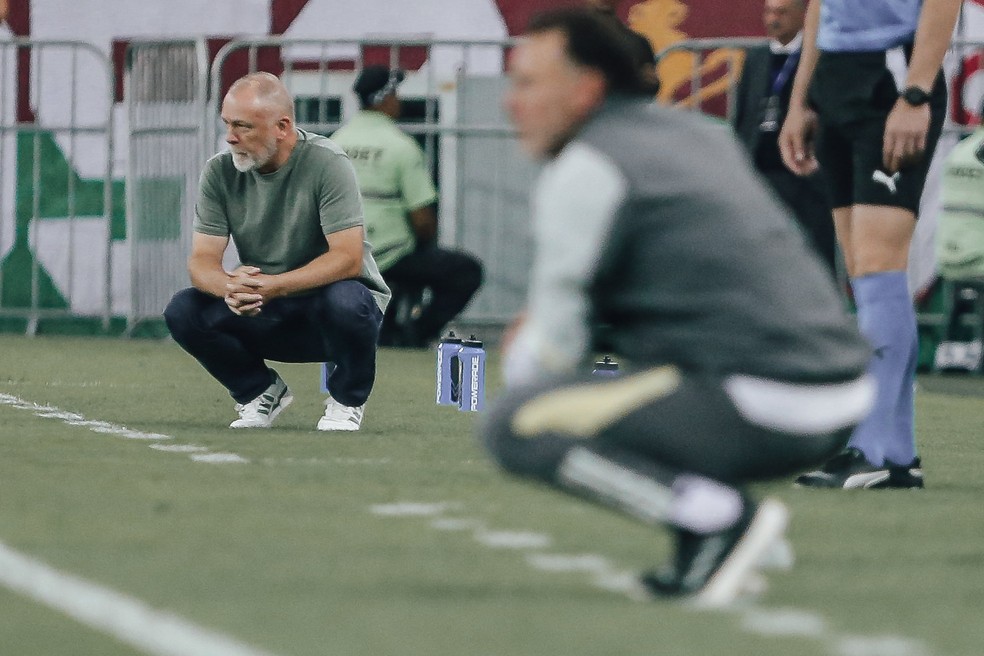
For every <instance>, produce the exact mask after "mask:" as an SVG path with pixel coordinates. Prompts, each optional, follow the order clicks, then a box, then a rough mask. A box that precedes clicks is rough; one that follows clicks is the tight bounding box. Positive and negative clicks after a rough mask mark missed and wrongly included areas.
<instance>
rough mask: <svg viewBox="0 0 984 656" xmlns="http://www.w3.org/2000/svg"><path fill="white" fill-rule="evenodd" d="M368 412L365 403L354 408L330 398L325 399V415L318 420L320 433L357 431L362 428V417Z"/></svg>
mask: <svg viewBox="0 0 984 656" xmlns="http://www.w3.org/2000/svg"><path fill="white" fill-rule="evenodd" d="M365 412H366V406H365V404H364V403H363V404H362V405H360V406H356V407H352V406H348V405H342V404H341V403H339V402H338V401H336V400H335V399H333V398H331V397H330V396H329V397H328V398H327V399H325V414H324V416H323V417H322V418H321V419H319V420H318V430H319V431H357V430H359V427H360V426H362V416H363V415H364V414H365Z"/></svg>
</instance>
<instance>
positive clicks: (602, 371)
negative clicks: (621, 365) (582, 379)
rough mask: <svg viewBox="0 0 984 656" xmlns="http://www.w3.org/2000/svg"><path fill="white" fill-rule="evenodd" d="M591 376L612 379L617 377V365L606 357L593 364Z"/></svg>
mask: <svg viewBox="0 0 984 656" xmlns="http://www.w3.org/2000/svg"><path fill="white" fill-rule="evenodd" d="M591 375H592V376H598V377H599V378H614V377H615V376H618V363H617V362H615V361H613V360H612V359H611V357H610V356H607V355H606V356H605V357H604V358H602V359H601V360H599V361H598V362H595V365H594V370H593V371H592V372H591Z"/></svg>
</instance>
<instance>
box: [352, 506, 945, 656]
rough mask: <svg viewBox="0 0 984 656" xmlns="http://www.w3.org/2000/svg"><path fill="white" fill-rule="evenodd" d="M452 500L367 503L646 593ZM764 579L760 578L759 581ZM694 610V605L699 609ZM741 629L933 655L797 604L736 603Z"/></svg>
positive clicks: (837, 647) (880, 651)
mask: <svg viewBox="0 0 984 656" xmlns="http://www.w3.org/2000/svg"><path fill="white" fill-rule="evenodd" d="M461 506H462V504H460V503H455V502H447V501H445V502H440V503H415V502H411V501H403V502H399V503H392V504H378V505H374V506H371V507H370V511H371V512H372V513H373V514H376V515H382V516H388V517H430V518H432V519H431V520H430V522H429V524H430V526H431V528H434V529H437V530H440V531H466V530H470V531H472V537H473V538H474V539H475V541H476V542H478V543H479V544H482V545H484V546H486V547H489V548H493V549H494V548H511V549H517V550H528V551H527V553H526V554H525V562H526V564H527V565H528V566H529V567H532V568H534V569H537V570H540V571H543V572H575V573H583V574H587V575H588V577H589V579H588V580H589V583H590V584H591V585H592V586H593V587H596V588H601V589H603V590H608V591H610V592H614V593H618V594H621V595H624V596H627V597H629V598H630V599H633V600H636V601H638V600H640V599H643V598H646V597H647V596H648V595H646V594H643V591H642V590H641V586H640V584H639V578H638V573H637V572H634V571H631V570H623V569H621V568H619V567H618V566H617V565H615V564H614V563H612V562H611V561H610V560H608V559H607V558H605V557H604V556H601V555H598V554H591V553H587V554H576V555H570V554H559V553H549V552H545V551H539V550H540V549H543V548H545V547H547V546H549V544H550V543H551V541H552V539H551V537H550V536H549V535H546V534H542V533H532V532H511V531H496V530H492V529H489V528H486V525H485V523H484V522H482V521H481V520H480V519H475V518H472V517H446V516H442V515H443V513H444V512H445V511H446V510H456V509H460V508H461ZM780 551H782V553H780V554H778V555H779V556H782V557H781V558H777V562H774V563H768V564H769V565H770V566H771V567H773V568H776V567H778V568H779V569H787V568H789V567H791V566H792V563H793V552H792V547H791V546H790V545H789V544H788V543H787V544H784V545H781V549H780ZM763 583H764V581H763ZM698 610H699V609H698ZM729 610H732V611H735V612H736V615H737V617H738V619H739V626H740V628H741V629H742V630H743V631H745V632H746V633H752V634H757V635H761V636H765V637H800V638H805V639H811V640H817V641H819V642H821V643H823V644H825V645H826V646H827V648H828V649H829V650H830V651H831V653H833V654H836V656H933V653H934V652H933V651H932V650H931V649H930V648H929V647H928V646H927V645H926V644H925V643H923V642H921V641H919V640H914V639H912V638H906V637H904V636H897V635H879V636H858V635H847V634H838V633H837V632H835V631H833V630H832V629H831V628H830V627H829V626H828V623H827V621H826V620H825V619H824V618H823V617H821V616H819V615H817V614H815V613H811V612H810V611H806V610H801V609H798V608H766V607H763V606H757V605H754V604H752V605H741V604H736V605H735V606H733V607H732V608H731V609H729Z"/></svg>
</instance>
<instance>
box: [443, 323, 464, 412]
mask: <svg viewBox="0 0 984 656" xmlns="http://www.w3.org/2000/svg"><path fill="white" fill-rule="evenodd" d="M460 350H461V338H459V337H455V335H454V331H453V330H452V331H451V332H449V333H448V336H447V337H442V338H441V342H440V343H439V344H438V345H437V405H458V396H459V394H458V392H459V391H460V390H459V389H458V351H460Z"/></svg>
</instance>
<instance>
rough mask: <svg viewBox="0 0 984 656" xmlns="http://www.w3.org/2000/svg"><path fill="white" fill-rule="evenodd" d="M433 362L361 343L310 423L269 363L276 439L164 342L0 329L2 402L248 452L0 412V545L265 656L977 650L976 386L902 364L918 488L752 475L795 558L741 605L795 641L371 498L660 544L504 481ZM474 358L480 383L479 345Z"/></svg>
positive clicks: (649, 559) (15, 623) (38, 615)
mask: <svg viewBox="0 0 984 656" xmlns="http://www.w3.org/2000/svg"><path fill="white" fill-rule="evenodd" d="M432 367H433V359H432V356H431V354H430V353H415V352H400V351H383V352H381V354H380V363H379V380H378V383H377V387H376V389H375V391H374V393H373V397H372V399H371V400H370V403H369V406H368V409H367V414H366V420H365V424H364V429H363V431H360V433H358V434H356V435H325V434H320V433H318V432H317V431H315V430H313V427H314V424H315V423H316V421H317V418H318V417H319V416H320V413H321V409H322V407H321V399H320V396H319V394H318V390H317V375H318V374H317V367H316V366H315V365H285V366H278V367H277V369H278V371H280V373H281V374H282V375H283V376H284V378H285V379H286V380H287V382H288V384H290V385H291V387H292V389H293V390H294V392H295V397H296V401H295V404H294V405H293V406H292V407H291V408H290V409H289V410H288V411H286V412H285V413H284V415H283V417H282V418H281V420H280V421H279V422H278V427H277V428H275V429H272V430H270V431H261V432H246V433H243V432H233V431H230V430H228V429H226V428H225V426H226V425H227V424H228V422H229V421H230V420H231V419H232V418H233V412H232V403H231V401H230V400H229V398H228V396H227V395H226V394H225V392H224V391H223V390H222V389H221V388H219V386H218V385H217V384H215V383H214V382H213V381H211V380H210V379H209V378H208V376H207V375H206V374H205V373H204V372H203V371H202V370H201V369H200V368H199V367H198V365H197V364H196V363H194V362H193V361H192V360H191V359H190V358H188V357H187V356H186V355H184V354H183V353H181V351H180V350H179V349H178V348H177V347H176V346H175V345H173V344H170V343H167V342H155V341H124V340H116V339H71V338H36V339H27V338H22V337H15V336H0V393H2V394H9V395H12V396H16V397H18V398H22V399H25V400H29V401H31V402H36V403H39V404H49V405H52V406H55V407H58V408H60V409H62V410H65V411H69V412H76V413H80V414H82V415H84V416H85V417H86V418H87V419H97V420H103V421H107V422H111V423H113V424H118V425H125V426H126V427H128V428H131V429H134V430H139V431H145V432H154V433H164V434H167V435H170V436H172V437H173V440H171V441H173V442H177V443H181V444H194V445H200V446H203V447H205V448H207V449H208V450H210V451H212V452H232V453H236V454H239V455H240V456H242V457H244V458H247V459H249V460H250V462H249V463H248V464H223V465H217V464H205V463H196V462H193V461H192V460H191V459H190V457H189V456H188V454H182V453H165V452H160V451H156V450H153V449H151V448H149V444H148V443H147V442H144V441H139V440H127V439H123V438H120V437H115V436H113V435H109V434H99V433H95V432H92V431H91V430H88V429H87V428H84V427H73V426H68V425H66V424H65V423H63V422H61V421H59V420H57V419H44V418H40V417H37V416H35V415H33V414H32V413H30V412H26V411H23V410H19V409H16V408H13V407H10V406H4V405H0V541H3V542H4V543H6V544H8V545H10V546H11V547H13V548H15V549H18V550H20V551H22V552H25V553H28V554H31V555H32V556H33V557H35V558H37V559H40V560H42V561H44V562H46V563H48V564H49V565H51V566H53V567H57V568H59V569H62V570H64V571H67V572H71V573H74V574H77V575H79V576H83V577H86V578H88V579H90V580H92V581H95V582H97V583H99V584H100V585H104V586H107V587H110V588H113V589H116V590H119V591H121V592H124V593H126V594H129V595H132V596H134V597H137V598H140V599H142V600H144V601H146V602H147V603H149V604H151V605H153V606H155V607H157V608H160V609H166V610H169V611H173V612H175V613H177V614H179V615H181V616H183V617H185V618H187V619H189V620H191V621H193V622H196V623H198V624H200V625H202V626H205V627H208V628H210V629H214V630H216V631H221V632H224V633H227V634H229V635H231V636H234V637H236V638H237V639H239V640H242V641H244V642H247V643H249V644H252V645H255V646H257V647H258V648H262V649H266V650H269V651H271V652H273V653H276V654H281V655H283V656H294V655H296V656H306V655H315V654H318V655H324V654H332V655H336V654H337V655H341V656H347V655H353V656H363V655H364V656H386V655H390V654H392V655H393V656H417V655H420V656H425V655H426V656H452V655H453V656H459V655H462V654H467V655H468V656H484V655H488V656H492V655H497V656H506V655H509V656H515V655H527V654H528V655H531V656H532V655H537V656H539V655H553V654H556V655H558V656H559V655H563V656H603V655H611V656H634V655H640V656H643V655H650V654H651V655H655V654H660V655H670V656H673V655H680V656H683V655H691V654H722V655H724V654H727V655H728V656H744V655H746V654H747V655H749V656H750V655H752V654H755V655H757V656H788V655H789V654H796V655H797V656H814V655H817V656H819V655H821V654H824V655H826V654H831V653H835V654H836V653H838V650H839V649H841V647H840V646H839V645H840V640H841V639H842V638H844V637H845V636H848V635H852V634H853V635H857V636H859V637H860V638H861V642H860V643H855V645H857V644H860V645H862V646H866V649H867V651H861V652H855V653H863V654H870V655H872V656H881V655H882V654H893V655H894V654H900V655H901V656H909V655H908V654H904V653H903V652H899V651H898V650H897V649H896V651H892V649H893V644H894V643H892V641H891V639H892V637H895V638H904V639H906V640H907V642H905V643H904V644H903V646H904V648H905V649H910V648H912V649H920V650H921V651H913V652H910V653H911V654H912V656H914V655H915V654H932V655H935V656H964V655H966V656H978V655H979V654H981V653H984V647H982V645H984V626H982V622H981V621H980V620H981V617H982V616H984V541H982V538H981V536H982V535H984V502H982V500H984V445H982V443H981V425H982V421H981V419H982V415H984V381H981V380H978V379H969V378H964V379H952V378H936V377H923V378H922V379H921V381H920V386H921V391H920V393H919V395H918V401H917V403H918V412H917V425H918V429H919V433H920V439H921V444H922V455H923V458H924V460H925V464H926V475H927V482H928V485H929V488H928V489H927V490H924V491H922V492H908V491H906V492H890V491H886V492H856V493H854V492H849V493H844V492H832V493H824V492H817V491H811V490H797V489H793V488H791V487H790V486H789V485H788V484H787V483H786V482H777V483H775V484H771V485H769V486H764V487H763V488H762V489H761V490H759V491H760V492H762V493H771V494H775V495H778V496H780V497H781V498H783V499H784V500H785V501H786V502H787V503H788V504H789V505H790V507H791V509H792V511H793V523H792V527H791V532H790V533H791V538H792V540H793V543H794V546H795V548H796V552H797V556H798V562H797V565H796V567H795V569H794V570H793V571H792V572H790V573H788V574H783V575H774V576H771V578H770V582H771V588H770V590H769V592H768V593H767V594H766V595H765V597H764V598H763V599H762V600H761V602H760V603H761V604H762V606H764V607H766V608H773V609H775V608H784V607H785V608H792V609H797V610H799V611H803V612H808V613H812V614H814V615H815V616H818V617H819V618H821V619H822V620H823V621H824V622H825V627H826V628H825V630H824V632H823V634H822V635H821V636H820V637H816V638H806V637H799V636H785V637H768V636H764V635H760V634H756V633H754V632H750V631H747V630H743V629H742V621H743V616H742V615H741V613H695V612H691V611H688V610H686V609H683V608H680V607H677V606H674V605H668V604H638V603H634V602H631V601H629V600H627V599H625V598H624V597H622V596H620V595H618V594H614V593H611V592H607V591H605V590H602V589H599V588H597V587H594V586H592V585H591V583H590V578H589V577H587V576H586V575H584V574H583V573H570V574H558V573H549V572H542V571H538V570H534V569H531V568H530V567H529V566H528V565H526V564H525V562H524V553H525V552H519V551H514V550H508V549H491V548H489V547H486V546H483V545H482V544H480V543H479V542H476V541H475V539H473V536H472V534H471V533H470V532H468V531H456V532H455V531H440V530H436V529H434V528H432V527H431V526H430V523H429V522H430V518H427V517H380V516H377V515H374V514H373V513H371V512H370V507H371V506H372V505H374V504H387V503H394V502H407V501H414V502H454V503H456V504H458V505H457V506H456V507H455V509H454V510H453V511H448V512H447V513H446V515H447V516H453V517H467V518H472V519H475V520H478V521H481V522H482V523H483V524H484V525H485V526H487V527H488V528H490V529H496V530H504V531H505V530H509V531H526V532H530V531H535V532H538V533H542V534H546V535H549V536H550V538H551V539H552V545H551V546H550V547H549V548H547V549H545V551H549V552H552V553H568V554H578V553H594V554H599V555H602V556H604V557H606V558H608V559H610V560H611V561H612V562H614V563H616V564H617V565H618V566H620V567H622V568H627V569H639V568H645V567H649V566H651V565H653V564H655V563H657V562H659V561H661V560H662V559H663V558H664V557H665V555H666V553H667V541H666V538H665V536H663V535H661V534H659V533H654V532H652V531H650V530H647V529H645V528H643V527H641V526H638V525H636V524H634V523H632V522H630V521H628V520H626V519H623V518H621V517H618V516H615V515H613V514H609V513H607V512H605V511H602V510H600V509H597V508H594V507H590V506H587V505H584V504H581V503H578V502H576V501H574V500H571V499H567V498H565V497H563V496H561V495H557V494H555V493H553V492H551V491H549V490H542V489H539V488H536V487H532V486H529V485H525V484H522V483H518V482H516V481H513V480H510V479H507V478H505V477H503V476H502V475H500V474H499V473H498V472H497V471H495V470H494V469H493V467H492V466H491V465H490V464H489V462H488V461H487V459H486V458H485V456H484V454H483V453H482V452H481V450H480V449H479V447H478V445H477V444H476V443H475V440H474V438H473V436H472V430H473V422H474V421H475V420H476V416H475V415H473V414H470V413H459V412H456V411H454V410H451V409H446V408H438V407H436V406H434V404H433V398H432V394H433V381H432V376H433V374H432ZM489 369H490V371H489V377H490V380H489V382H490V386H491V387H493V388H494V387H495V384H496V381H495V370H496V367H495V363H494V354H493V362H491V363H490V367H489ZM527 551H528V550H527ZM0 604H2V605H3V608H4V612H3V613H2V614H0V645H2V647H0V652H2V653H11V654H72V655H73V656H89V655H92V656H95V655H99V656H105V655H110V654H111V655H113V656H115V655H116V654H130V653H137V652H135V651H133V650H132V649H130V648H127V647H125V646H121V645H118V644H116V643H115V642H113V641H112V640H111V639H109V638H106V637H104V636H101V635H99V634H97V633H94V632H92V631H90V630H88V629H86V628H84V627H82V626H80V625H78V624H75V623H74V622H72V621H70V620H68V619H67V618H64V617H62V616H60V615H58V614H57V613H55V612H54V611H50V610H47V609H45V608H42V607H40V606H38V605H35V604H33V603H31V602H29V601H26V600H24V599H23V598H20V597H17V596H15V595H13V594H11V593H9V592H7V591H5V590H3V589H0ZM895 646H896V647H898V645H895ZM922 646H924V647H925V649H923V647H922ZM840 653H848V652H845V651H841V652H840Z"/></svg>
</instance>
